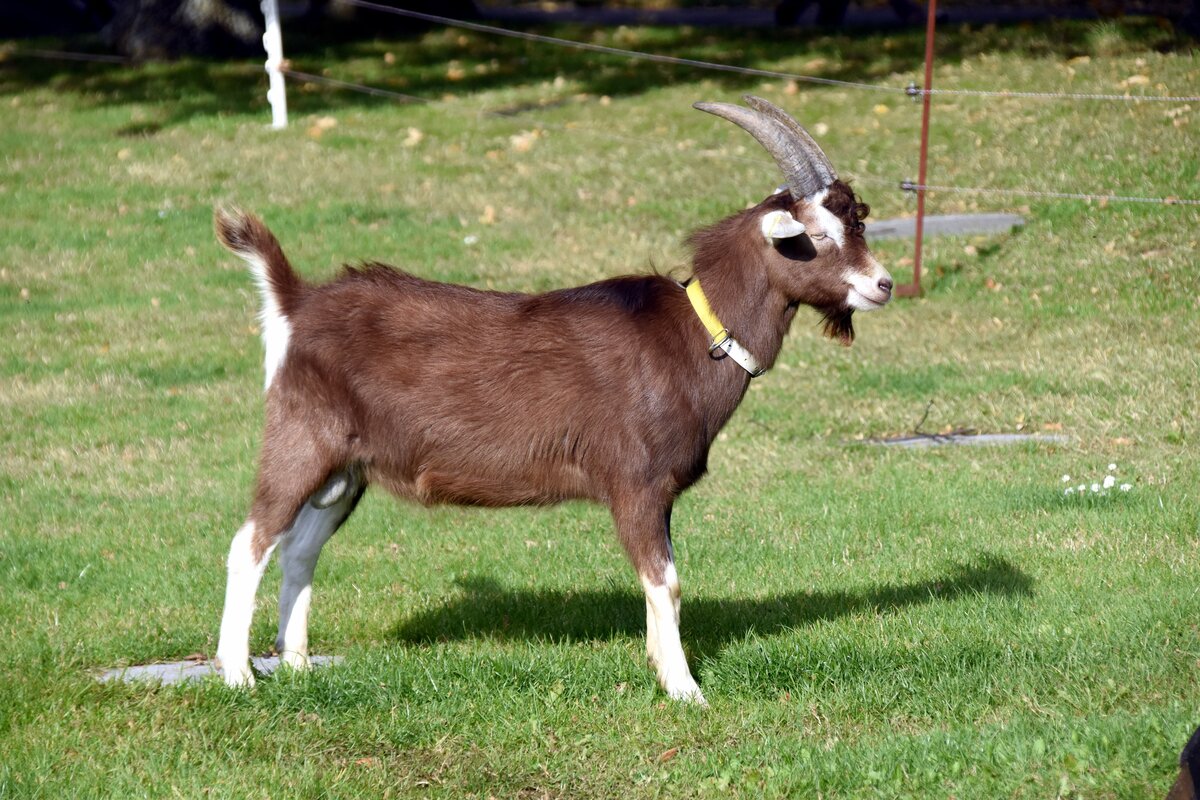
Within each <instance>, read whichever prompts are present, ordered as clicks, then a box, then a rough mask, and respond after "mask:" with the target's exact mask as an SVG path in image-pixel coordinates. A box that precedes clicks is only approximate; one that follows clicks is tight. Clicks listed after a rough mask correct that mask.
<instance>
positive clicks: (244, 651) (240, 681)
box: [217, 520, 274, 686]
mask: <svg viewBox="0 0 1200 800" xmlns="http://www.w3.org/2000/svg"><path fill="white" fill-rule="evenodd" d="M254 532H255V528H254V521H253V520H247V521H246V524H244V525H242V527H241V528H240V529H239V530H238V532H237V535H236V536H234V537H233V543H232V544H231V545H230V546H229V560H228V562H227V563H228V570H229V574H228V579H227V582H226V584H225V613H224V615H223V616H222V617H221V638H220V640H219V642H218V643H217V660H218V661H220V663H221V671H222V673H223V674H224V676H225V682H226V683H227V684H229V685H230V686H253V685H254V675H253V674H251V672H250V622H251V620H252V619H253V617H254V596H255V594H256V593H257V592H258V584H259V582H260V581H261V580H262V576H263V572H264V571H265V570H266V568H267V561H268V560H269V559H270V557H271V550H273V549H274V546H272V547H271V548H268V549H267V551H266V552H265V553H263V555H262V557H261V558H260V559H257V560H256V559H255V558H254V550H253V540H254Z"/></svg>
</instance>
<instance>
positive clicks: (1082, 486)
mask: <svg viewBox="0 0 1200 800" xmlns="http://www.w3.org/2000/svg"><path fill="white" fill-rule="evenodd" d="M1075 491H1077V492H1079V493H1081V494H1082V493H1083V492H1086V491H1087V487H1086V486H1084V485H1083V484H1082V483H1081V484H1079V488H1078V489H1076V490H1075Z"/></svg>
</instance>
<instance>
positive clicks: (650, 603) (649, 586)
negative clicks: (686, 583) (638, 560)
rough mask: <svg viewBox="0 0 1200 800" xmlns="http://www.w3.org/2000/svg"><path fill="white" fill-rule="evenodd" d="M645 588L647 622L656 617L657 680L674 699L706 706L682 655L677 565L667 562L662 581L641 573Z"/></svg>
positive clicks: (653, 658)
mask: <svg viewBox="0 0 1200 800" xmlns="http://www.w3.org/2000/svg"><path fill="white" fill-rule="evenodd" d="M641 580H642V589H643V590H644V591H645V593H646V616H647V621H648V622H649V619H650V618H651V617H653V625H654V634H655V636H654V638H655V639H656V640H657V641H656V642H655V643H654V644H655V647H654V649H655V655H654V656H652V657H651V661H652V662H654V666H655V669H656V670H657V671H658V682H659V684H661V685H662V687H663V690H664V691H666V693H667V694H668V695H669V696H670V697H671V698H673V699H675V700H686V701H689V702H694V703H699V704H700V705H707V703H706V702H705V700H704V695H703V694H701V693H700V687H699V686H698V685H697V684H696V679H695V678H693V677H692V673H691V671H690V670H689V669H688V665H687V658H686V657H685V656H684V654H683V643H682V642H681V641H680V638H679V598H680V591H679V578H678V577H677V576H676V574H675V566H674V565H673V564H668V565H667V568H666V570H665V571H664V573H663V583H661V584H660V583H656V582H655V581H653V580H651V579H650V578H649V577H647V576H645V575H643V576H641ZM646 649H647V651H649V650H650V649H651V641H650V629H649V626H647V640H646Z"/></svg>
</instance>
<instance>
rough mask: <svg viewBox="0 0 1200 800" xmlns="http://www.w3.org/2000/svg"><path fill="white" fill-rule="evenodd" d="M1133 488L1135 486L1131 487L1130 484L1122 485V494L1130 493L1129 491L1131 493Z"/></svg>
mask: <svg viewBox="0 0 1200 800" xmlns="http://www.w3.org/2000/svg"><path fill="white" fill-rule="evenodd" d="M1132 488H1133V486H1132V485H1130V484H1128V483H1122V484H1121V491H1122V492H1128V491H1129V490H1130V489H1132Z"/></svg>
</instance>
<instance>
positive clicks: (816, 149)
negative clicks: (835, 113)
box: [742, 94, 837, 188]
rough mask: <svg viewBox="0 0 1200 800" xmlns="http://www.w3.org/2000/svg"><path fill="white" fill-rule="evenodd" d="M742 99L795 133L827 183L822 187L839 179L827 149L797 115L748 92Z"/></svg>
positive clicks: (819, 174) (819, 175)
mask: <svg viewBox="0 0 1200 800" xmlns="http://www.w3.org/2000/svg"><path fill="white" fill-rule="evenodd" d="M742 99H743V100H745V101H746V105H748V106H750V107H751V108H753V109H754V110H755V111H757V112H759V113H760V114H765V115H767V116H768V117H770V118H771V119H773V120H775V121H776V122H778V123H779V124H781V125H783V126H784V127H785V128H787V129H788V130H789V131H791V132H792V133H793V134H795V136H796V139H797V140H798V141H799V143H800V147H801V148H802V149H803V150H804V151H805V153H807V154H808V160H809V161H811V162H812V165H813V168H814V169H816V171H817V175H818V177H820V178H821V180H822V181H823V182H824V184H825V186H822V187H821V188H825V187H827V186H829V185H830V184H832V183H833V182H834V181H836V180H837V170H835V169H834V168H833V164H831V163H829V156H827V155H825V151H824V150H822V149H821V146H820V145H819V144H817V141H816V139H813V137H812V135H811V134H809V132H808V131H807V130H805V128H804V126H803V125H801V124H800V123H799V122H797V121H796V119H795V117H793V116H792V115H791V114H789V113H787V112H786V111H784V110H783V109H782V108H780V107H779V106H777V105H775V104H774V103H772V102H771V101H769V100H764V99H762V98H761V97H755V96H754V95H752V94H748V95H746V96H745V97H743V98H742Z"/></svg>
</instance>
